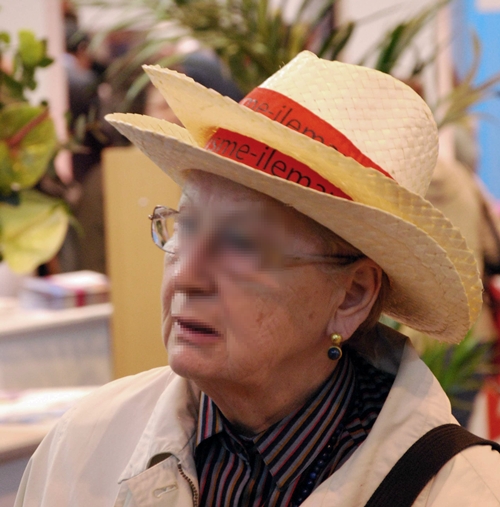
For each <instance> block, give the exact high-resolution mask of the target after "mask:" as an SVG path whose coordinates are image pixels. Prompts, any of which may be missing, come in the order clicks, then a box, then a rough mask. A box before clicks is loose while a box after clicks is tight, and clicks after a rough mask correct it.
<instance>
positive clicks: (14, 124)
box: [0, 0, 500, 507]
mask: <svg viewBox="0 0 500 507" xmlns="http://www.w3.org/2000/svg"><path fill="white" fill-rule="evenodd" d="M499 48H500V0H442V1H436V0H422V1H421V2H413V1H411V0H379V1H378V2H372V1H369V0H74V1H70V0H0V507H7V506H11V505H12V504H13V500H14V495H15V491H16V489H17V485H18V483H19V480H20V476H21V474H22V470H23V469H24V466H25V465H26V462H27V460H28V459H29V456H30V455H31V453H32V452H33V450H34V449H35V448H36V446H37V445H38V443H39V442H40V439H41V438H42V437H43V436H44V435H45V434H46V432H47V431H48V430H49V429H50V427H51V426H52V425H53V424H54V422H55V421H56V420H57V418H58V417H60V415H61V414H62V413H63V412H64V411H65V410H67V409H68V407H70V406H71V405H72V404H73V403H74V402H75V401H76V400H78V399H79V398H80V397H81V396H84V395H85V394H86V393H88V392H89V391H91V390H92V389H94V388H95V387H96V386H99V385H102V384H103V383H106V382H108V381H110V380H112V379H115V378H118V377H121V376H124V375H130V374H134V373H137V372H139V371H142V370H145V369H148V368H152V367H156V366H162V365H165V364H167V363H168V357H167V355H166V352H165V350H164V348H163V344H162V339H161V333H160V298H159V292H160V284H161V276H162V263H163V258H162V255H161V253H160V252H159V251H157V249H156V248H155V246H154V245H153V243H152V241H151V240H150V231H149V220H148V218H147V217H148V214H149V213H151V211H152V210H153V207H154V206H155V205H157V204H164V205H167V206H171V207H175V206H176V204H177V200H178V198H179V195H180V192H179V189H178V188H177V186H176V185H175V184H174V183H173V182H172V181H170V180H169V179H168V178H167V177H166V176H164V175H163V174H162V173H161V172H160V171H158V170H157V169H156V168H155V166H154V165H153V163H152V162H150V161H149V160H148V159H146V158H145V157H144V156H143V155H142V154H141V153H140V152H139V151H138V150H136V149H135V148H134V147H131V146H129V145H128V143H127V142H126V140H125V139H124V138H122V137H121V136H120V135H119V134H118V133H116V132H115V131H114V130H113V129H112V128H111V127H109V125H107V124H106V122H105V121H104V120H103V118H104V116H105V114H107V113H108V112H114V111H124V112H140V113H145V114H149V115H152V116H156V117H160V118H165V119H168V120H170V121H176V122H178V120H177V119H176V118H175V116H174V115H173V113H172V111H171V110H170V109H169V107H168V104H166V103H165V102H164V100H163V99H162V98H161V96H160V95H159V94H158V93H157V92H156V91H155V89H154V88H153V87H152V86H151V85H149V84H148V80H147V78H146V76H145V74H144V73H143V71H142V69H141V65H143V64H155V63H158V64H160V65H162V66H168V67H170V68H174V69H176V70H178V71H180V72H184V73H186V74H187V75H189V76H191V77H192V78H193V79H194V80H196V81H198V82H200V83H201V84H203V85H204V86H207V87H209V88H214V89H215V90H217V91H218V92H220V93H221V94H223V95H227V96H229V97H231V98H232V99H233V100H236V101H239V100H241V98H243V97H244V95H245V94H246V93H247V92H249V91H250V90H251V89H253V88H254V87H255V86H257V85H258V84H260V83H261V82H262V81H263V80H265V79H266V78H267V77H268V76H269V75H271V74H273V73H274V72H275V71H276V70H277V69H279V68H280V67H281V66H282V65H284V64H285V63H287V62H288V61H289V60H291V59H292V58H293V57H294V56H295V55H296V54H297V53H298V52H300V51H302V50H304V49H309V50H310V51H313V52H314V53H316V54H317V55H318V56H321V57H322V58H327V59H332V60H334V59H338V60H341V61H345V62H349V63H356V64H363V65H367V66H370V67H374V68H377V69H379V70H380V71H382V72H387V73H390V74H393V75H394V76H396V77H398V78H400V79H402V80H404V81H405V82H406V83H407V84H409V85H410V86H412V87H413V88H414V89H415V90H416V91H417V92H418V93H419V94H420V95H421V96H422V97H423V98H424V99H425V100H426V101H427V102H428V104H429V106H430V107H431V110H432V111H433V114H434V116H435V118H436V121H437V123H438V126H439V129H440V156H439V161H438V164H437V168H436V171H435V175H434V177H433V181H432V183H431V186H430V188H429V192H428V194H427V196H426V197H427V199H429V200H430V201H431V202H432V203H433V204H434V205H435V206H437V207H438V208H439V209H441V210H442V211H443V213H445V214H446V215H447V216H448V217H449V218H450V220H451V221H452V222H453V223H454V225H455V226H457V227H458V228H460V230H461V231H462V233H463V235H464V236H465V238H466V240H467V243H468V244H469V246H470V248H471V249H472V250H473V251H474V253H475V255H476V258H477V260H478V264H479V266H480V269H481V273H482V276H483V282H484V286H485V292H484V305H483V312H482V315H481V317H480V319H479V321H478V323H477V324H476V325H475V327H474V328H473V330H472V331H471V332H470V333H469V334H468V336H467V337H466V338H465V340H464V341H463V342H462V343H461V344H460V345H458V346H454V347H451V346H445V345H436V344H433V343H432V341H429V340H428V338H427V337H425V336H422V335H419V334H418V333H416V332H415V331H413V330H411V329H402V331H403V332H405V333H407V334H409V335H410V336H411V337H412V339H413V340H414V343H415V344H416V346H417V349H418V350H419V352H420V353H421V355H422V357H423V359H424V360H425V361H426V362H427V364H428V365H429V366H430V367H431V369H432V370H433V371H434V373H435V374H436V376H437V377H438V379H439V380H440V382H441V384H442V385H443V387H444V389H445V390H446V392H447V393H448V395H449V397H450V399H451V401H452V405H453V408H454V412H455V414H456V416H457V417H458V419H459V421H460V422H462V423H463V424H466V425H468V426H469V427H470V428H471V429H472V430H473V431H475V432H476V433H478V434H480V435H482V436H486V437H489V438H497V439H498V438H500V416H499V414H500V410H499V408H500V402H499V387H498V385H499V380H498V379H499V370H498V364H500V363H499V361H498V357H499V354H498V350H497V349H498V343H499V334H500V218H499V217H500V205H499V202H500V51H499ZM385 323H386V324H388V325H391V326H393V327H399V326H398V324H397V323H395V322H392V321H390V320H388V319H385Z"/></svg>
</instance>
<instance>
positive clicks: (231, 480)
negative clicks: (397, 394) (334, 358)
mask: <svg viewBox="0 0 500 507" xmlns="http://www.w3.org/2000/svg"><path fill="white" fill-rule="evenodd" d="M393 381H394V376H393V375H390V374H388V373H385V372H383V371H381V370H378V369H376V368H375V367H373V366H372V365H370V364H369V363H367V362H366V361H365V360H363V359H362V358H361V357H360V356H359V355H357V354H356V353H355V352H354V351H352V350H349V349H348V348H347V347H344V355H343V357H342V359H341V360H340V361H339V364H338V366H337V368H336V369H335V370H334V371H333V373H332V375H331V376H330V377H329V378H328V380H327V381H326V382H325V383H324V384H323V385H322V387H320V389H319V390H318V391H317V392H316V394H315V395H314V396H313V397H312V398H311V399H310V401H309V402H308V403H306V404H305V405H304V406H303V407H301V408H299V409H298V410H296V411H295V412H293V413H291V414H289V415H288V416H287V417H285V418H284V419H282V420H281V421H279V422H277V423H275V424H274V425H272V426H271V427H269V428H268V429H267V430H265V431H263V432H262V433H260V434H258V435H255V436H252V437H248V436H244V435H241V434H240V433H238V431H237V430H236V429H235V427H234V426H233V425H232V424H231V423H230V422H229V421H228V420H227V419H226V418H225V417H224V415H223V414H222V413H221V412H220V410H219V409H218V408H217V406H216V405H215V403H214V402H213V401H212V400H211V398H210V397H209V396H207V395H206V394H204V393H202V396H201V399H200V416H199V420H198V428H197V435H196V449H195V460H196V469H197V473H198V478H199V483H200V499H201V502H200V505H202V506H218V507H219V506H231V507H233V506H245V507H248V506H264V505H265V506H269V507H271V506H272V507H274V506H293V505H300V504H301V503H302V502H303V501H304V500H305V498H307V496H308V495H309V494H310V493H311V492H312V490H313V489H314V488H315V487H317V486H318V485H319V484H320V483H321V482H323V481H324V480H325V479H326V478H327V477H329V476H330V475H331V474H332V473H333V472H334V471H335V470H337V469H338V468H340V467H341V466H342V464H343V463H344V462H345V461H346V460H347V459H348V458H349V456H350V455H351V454H352V453H353V452H354V451H355V449H356V448H357V447H358V446H359V445H360V444H361V443H362V442H363V441H364V439H365V438H366V437H367V435H368V433H369V431H370V429H371V428H372V426H373V424H374V422H375V420H376V418H377V416H378V414H379V412H380V410H381V409H382V406H383V404H384V401H385V399H386V397H387V394H388V393H389V390H390V388H391V386H392V383H393Z"/></svg>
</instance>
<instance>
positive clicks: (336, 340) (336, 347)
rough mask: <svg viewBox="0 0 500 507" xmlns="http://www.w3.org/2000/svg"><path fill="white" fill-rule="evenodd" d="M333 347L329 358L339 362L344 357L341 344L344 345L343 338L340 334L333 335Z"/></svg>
mask: <svg viewBox="0 0 500 507" xmlns="http://www.w3.org/2000/svg"><path fill="white" fill-rule="evenodd" d="M331 340H332V346H331V347H330V348H329V349H328V357H329V359H331V360H332V361H338V360H339V359H340V358H341V357H342V349H341V348H340V344H341V343H342V336H341V335H339V334H338V333H333V334H332V336H331Z"/></svg>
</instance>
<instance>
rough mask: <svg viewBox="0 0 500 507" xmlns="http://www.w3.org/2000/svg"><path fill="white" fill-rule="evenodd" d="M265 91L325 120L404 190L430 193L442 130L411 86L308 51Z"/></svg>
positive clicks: (373, 71)
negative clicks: (438, 132)
mask: <svg viewBox="0 0 500 507" xmlns="http://www.w3.org/2000/svg"><path fill="white" fill-rule="evenodd" d="M260 88H267V89H269V90H273V91H276V92H279V93H281V94H282V95H285V96H287V97H289V98H290V99H292V100H293V101H295V102H297V103H299V104H301V105H302V106H303V107H305V108H306V109H308V110H310V111H311V112H313V113H314V114H316V115H317V116H318V117H320V118H321V119H323V120H325V121H326V122H327V123H329V124H330V125H332V126H333V127H335V128H336V129H337V130H339V131H340V132H341V133H342V134H344V135H345V136H346V137H347V138H348V139H349V140H350V141H351V142H352V143H353V144H354V145H355V146H356V147H357V148H358V149H359V150H360V151H361V152H362V153H363V154H364V155H366V156H367V157H369V158H370V159H371V160H373V161H374V162H375V163H376V164H378V165H379V166H380V167H382V168H383V169H384V170H385V171H386V172H387V173H389V174H390V175H391V176H392V177H393V178H394V180H396V181H397V182H398V183H399V184H400V185H401V186H403V187H405V188H406V189H408V190H410V191H411V192H414V193H417V194H419V195H421V196H423V195H425V193H426V192H427V189H428V187H429V184H430V181H431V177H432V173H433V171H434V167H435V165H436V161H437V155H438V135H437V126H436V123H435V121H434V118H433V116H432V113H431V111H430V109H429V107H428V106H427V104H426V103H425V102H424V101H423V100H422V98H421V97H420V96H419V95H418V94H417V93H416V92H415V91H413V90H412V89H411V88H410V87H409V86H407V85H405V84H404V83H402V82H400V81H398V80H396V79H394V78H393V77H392V76H390V75H388V74H384V73H382V72H379V71H377V70H373V69H369V68H366V67H360V66H357V65H349V64H345V63H340V62H336V61H333V62H332V61H327V60H322V59H320V58H318V57H317V56H316V55H314V54H313V53H310V52H308V51H304V52H302V53H300V54H299V55H298V56H297V57H295V58H294V59H293V60H292V61H291V62H289V63H288V64H287V65H285V66H284V67H282V68H281V69H280V70H279V71H278V72H277V73H275V74H274V75H273V76H271V77H270V78H268V79H267V80H266V81H265V82H264V83H263V84H262V85H261V86H260Z"/></svg>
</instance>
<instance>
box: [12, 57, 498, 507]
mask: <svg viewBox="0 0 500 507" xmlns="http://www.w3.org/2000/svg"><path fill="white" fill-rule="evenodd" d="M146 70H147V72H148V73H149V75H150V76H151V78H152V81H153V83H154V84H155V86H156V87H157V88H158V89H159V91H160V92H161V93H162V94H163V95H164V97H165V98H166V99H167V101H168V103H169V104H170V106H171V107H172V109H173V110H174V112H175V114H176V115H177V116H178V118H180V120H181V121H182V123H183V125H184V126H185V128H182V127H179V126H176V125H173V124H169V123H168V122H165V121H163V120H156V119H153V118H148V117H144V116H138V115H119V114H115V115H111V117H109V120H110V121H111V122H112V123H113V124H114V125H115V126H116V127H117V128H118V129H119V130H120V131H121V132H122V133H124V134H125V135H126V136H128V137H129V138H130V139H131V140H132V141H133V142H134V143H135V144H136V145H137V146H139V148H141V150H143V151H144V152H145V153H146V154H147V155H148V156H149V157H150V158H151V159H152V160H153V161H155V162H156V163H157V164H158V166H159V167H160V168H161V169H162V170H163V171H165V172H166V173H167V174H168V175H170V176H171V177H172V178H173V179H174V180H176V181H177V182H178V183H180V184H181V185H182V187H183V196H182V199H181V201H180V203H179V208H178V209H177V210H173V209H169V208H165V207H162V206H157V207H156V208H155V210H154V212H153V214H152V215H151V217H150V218H151V223H152V235H153V240H154V242H155V243H156V245H158V246H159V247H160V248H161V249H162V250H163V251H164V252H165V276H164V281H163V290H162V302H163V337H164V340H165V343H166V346H167V349H168V353H169V363H170V366H169V367H165V368H160V369H155V370H152V371H148V372H144V373H141V374H139V375H136V376H134V377H129V378H124V379H120V380H118V381H115V382H113V383H111V384H109V385H107V386H104V387H103V388H101V389H99V390H97V392H95V393H94V394H92V395H91V396H89V397H88V398H87V399H86V400H84V401H83V402H82V403H81V404H80V405H79V406H77V407H76V408H75V409H73V410H71V411H70V412H69V413H67V414H66V415H65V417H64V418H63V419H62V421H61V422H60V423H59V424H58V426H57V427H56V428H55V429H54V430H53V431H52V433H51V434H50V435H49V436H48V437H47V438H46V440H45V441H44V442H43V443H42V444H41V446H40V448H39V449H38V450H37V452H36V453H35V455H34V457H33V459H32V460H31V462H30V464H29V466H28V469H27V471H26V473H25V476H24V478H23V481H22V484H21V489H20V493H19V496H18V501H17V505H18V506H21V505H24V506H29V507H31V506H43V507H49V506H50V507H54V506H57V507H61V506H71V507H76V506H82V507H83V506H85V507H88V506H93V507H98V506H103V507H104V506H127V507H142V506H156V505H158V506H160V505H162V506H190V505H194V506H199V505H203V506H264V505H265V506H292V505H304V506H315V505H318V506H319V505H324V506H330V505H331V506H340V505H342V506H343V507H355V506H360V507H361V506H364V505H367V502H370V503H368V505H384V506H387V505H397V506H398V507H401V506H404V505H412V504H413V505H416V506H431V505H432V506H434V507H440V506H451V505H453V506H470V505H481V507H489V506H498V505H500V472H499V470H500V454H499V453H498V452H496V451H494V450H492V449H491V447H490V446H487V445H481V446H479V445H474V446H472V447H468V446H469V445H471V444H476V443H484V442H476V441H475V440H474V439H472V440H470V439H469V440H468V439H467V438H465V440H466V443H465V444H463V445H462V444H459V445H458V446H457V445H455V444H456V438H455V436H453V435H455V434H456V431H454V430H456V429H457V428H458V430H459V429H460V428H459V427H458V426H456V425H455V424H454V423H455V420H454V419H453V417H452V415H451V412H450V405H449V402H448V400H447V398H446V396H445V394H444V393H443V391H442V389H441V388H440V386H439V384H438V382H437V381H436V379H435V378H434V377H433V376H432V374H431V373H430V371H429V370H428V369H427V367H426V366H425V365H424V364H423V363H422V361H421V360H420V359H419V358H418V356H417V355H416V353H415V351H414V350H413V348H412V346H411V344H410V343H409V342H408V340H406V339H405V338H404V337H403V336H401V335H399V334H398V333H397V332H395V331H393V330H391V329H388V328H386V327H383V326H381V325H380V324H377V322H378V319H379V316H380V314H381V312H382V311H383V312H384V313H386V314H387V315H389V316H391V317H392V318H394V319H396V320H398V321H399V322H402V323H405V324H407V325H409V326H411V327H413V328H415V329H418V330H420V331H423V332H425V333H426V334H429V335H431V336H433V337H435V338H436V339H438V340H442V341H448V342H458V341H459V340H460V339H461V338H462V337H463V336H464V335H465V333H466V332H467V330H468V329H469V327H470V326H471V325H472V323H473V321H474V319H475V318H476V316H477V314H478V311H479V308H480V305H481V287H480V283H479V279H478V275H477V269H476V266H475V263H474V260H473V256H472V254H471V253H470V252H469V251H468V249H467V248H466V245H465V243H464V241H463V239H462V237H461V236H460V234H459V233H458V231H457V230H455V229H453V228H452V226H451V225H450V223H449V222H448V221H447V220H446V219H445V218H444V217H443V216H442V215H441V214H440V213H439V212H438V211H437V210H435V209H434V208H433V207H432V206H431V205H430V204H429V203H428V202H427V201H425V200H424V199H423V198H422V197H421V196H422V195H423V194H424V193H425V191H426V188H427V186H428V184H429V181H430V177H431V174H432V170H433V167H434V164H435V161H436V156H437V133H436V127H435V124H434V121H433V119H432V116H431V113H430V111H429V109H428V108H427V106H426V105H425V103H424V102H423V101H422V100H421V99H420V98H419V97H418V96H417V95H416V94H415V93H414V92H413V91H412V90H411V89H410V88H408V87H407V86H405V85H404V84H402V83H400V82H399V81H397V80H395V79H393V78H392V77H390V76H388V75H385V74H381V73H379V72H376V71H374V70H370V69H366V68H361V67H356V66H351V65H346V64H342V63H339V62H328V61H323V60H320V59H318V58H316V57H315V56H314V55H312V54H311V53H307V52H306V53H301V54H300V55H299V56H297V57H296V58H295V59H294V60H292V62H290V63H289V64H288V65H286V66H285V67H283V68H282V69H281V70H280V71H279V72H278V73H277V74H275V75H274V76H272V77H271V78H270V79H269V80H267V81H266V82H265V83H264V84H263V85H262V86H261V87H259V88H257V89H256V90H254V91H253V92H251V93H250V94H249V95H248V96H247V97H246V98H245V99H244V100H243V101H242V103H240V104H236V103H234V102H233V101H231V100H230V99H227V98H224V97H221V96H220V95H218V94H217V93H216V92H214V91H213V90H207V89H205V88H204V87H202V86H201V85H198V84H196V83H194V82H192V81H191V80H190V79H188V78H186V77H185V76H183V75H181V74H177V73H175V72H172V71H168V70H165V69H160V68H157V67H149V68H147V69H146ZM138 339H140V338H139V337H138ZM450 423H451V424H450ZM442 425H445V426H444V430H445V433H443V432H442V431H441V430H442V429H443V428H440V427H442ZM437 428H439V430H437V433H436V429H437ZM429 430H434V431H433V432H432V439H431V440H429V439H427V440H424V441H422V440H421V439H420V437H422V436H424V435H425V434H428V432H429ZM452 430H453V431H452ZM446 432H448V433H446ZM459 433H460V435H462V433H461V432H460V431H459ZM425 438H427V437H425ZM460 438H461V437H460ZM460 438H459V440H460ZM462 440H463V439H462ZM417 441H418V442H417ZM416 442H417V444H416V445H417V446H419V447H418V449H419V450H418V449H417V450H415V448H413V451H411V452H412V453H413V454H410V455H409V457H408V455H406V456H407V457H406V468H404V467H402V465H400V464H399V465H398V466H395V465H396V463H397V462H398V460H400V458H401V457H402V456H403V455H405V453H406V451H407V450H408V449H409V448H410V447H412V445H413V444H415V443H416ZM452 444H453V445H452ZM450 448H451V450H450ZM453 455H454V457H452V456H453ZM428 456H429V457H430V458H429V459H427V458H428ZM402 459H403V461H404V460H405V458H402ZM437 462H440V463H439V464H438V465H436V463H437ZM400 463H401V462H400ZM415 464H416V465H417V466H414V467H413V468H412V465H415ZM441 466H442V468H441V469H440V470H439V467H441ZM391 470H392V472H391ZM395 471H398V473H399V475H395V473H396V472H395ZM388 474H389V478H390V479H387V480H388V481H389V482H385V483H384V486H383V487H381V489H384V488H385V490H386V492H389V497H388V498H390V499H391V501H390V502H389V501H387V499H386V500H384V497H383V496H382V497H378V499H377V500H375V499H373V498H372V499H371V500H370V498H371V497H372V495H373V493H374V491H375V490H377V487H378V486H379V485H380V484H381V483H382V481H383V480H384V478H385V477H386V476H388ZM426 474H427V475H426ZM431 477H432V478H431ZM429 479H430V480H429ZM391 481H392V482H391ZM381 489H379V490H378V491H379V492H380V490H381ZM410 491H411V492H412V493H411V494H409V495H407V493H408V492H410ZM381 498H382V499H381ZM385 498H387V497H385Z"/></svg>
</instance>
